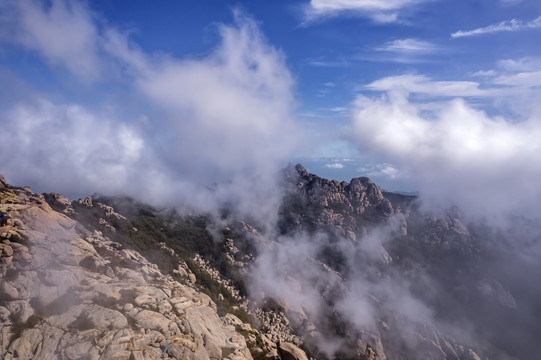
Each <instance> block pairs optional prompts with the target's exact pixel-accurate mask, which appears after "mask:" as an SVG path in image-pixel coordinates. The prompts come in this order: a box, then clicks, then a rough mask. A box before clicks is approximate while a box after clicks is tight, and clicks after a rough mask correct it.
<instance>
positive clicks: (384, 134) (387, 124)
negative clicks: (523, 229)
mask: <svg viewBox="0 0 541 360" xmlns="http://www.w3.org/2000/svg"><path fill="white" fill-rule="evenodd" d="M437 105H438V107H437V111H436V112H435V114H434V116H431V117H430V118H428V117H425V115H424V114H423V112H422V107H421V106H420V105H419V104H415V103H412V102H410V101H409V100H408V98H407V94H405V93H400V92H394V93H389V94H386V95H384V96H383V97H381V98H367V97H363V96H360V97H359V98H358V99H357V101H356V110H355V111H354V116H353V123H352V128H351V134H352V135H351V139H352V141H354V142H355V143H356V144H357V145H358V146H359V148H360V149H361V151H367V150H369V151H370V152H371V153H372V154H375V155H376V156H379V158H381V159H383V160H384V161H388V162H389V163H392V164H395V165H396V166H398V168H400V169H404V170H405V171H407V173H408V174H410V175H411V176H412V178H413V180H415V181H417V183H418V184H419V188H420V191H421V196H422V198H423V199H424V200H425V201H426V202H427V203H430V204H432V205H442V206H448V205H449V204H453V203H454V204H456V205H459V206H460V208H461V209H462V210H463V211H464V212H466V213H470V214H475V215H484V216H489V217H490V216H492V215H494V216H496V215H501V214H508V213H519V214H523V215H530V216H536V217H540V216H541V212H540V211H539V207H538V204H537V199H538V198H539V197H540V196H541V190H540V189H539V187H538V186H537V185H536V184H537V179H539V177H540V176H541V163H540V162H539V156H538V154H539V152H540V151H541V145H540V143H539V141H538V139H539V137H540V136H541V119H540V118H539V117H538V116H536V117H532V118H530V119H528V120H526V121H522V122H517V121H516V120H515V119H508V120H506V119H504V118H501V117H489V116H487V115H486V114H485V113H484V112H481V111H478V110H475V109H473V108H472V107H471V106H470V105H468V104H467V103H466V102H465V101H464V100H462V99H454V100H451V101H445V102H439V103H437Z"/></svg>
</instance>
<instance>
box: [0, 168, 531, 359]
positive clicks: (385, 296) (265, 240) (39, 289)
mask: <svg viewBox="0 0 541 360" xmlns="http://www.w3.org/2000/svg"><path fill="white" fill-rule="evenodd" d="M275 181H276V183H277V188H279V189H280V193H281V194H282V195H281V198H280V201H279V202H278V203H277V207H276V208H275V210H276V214H275V216H273V217H272V218H269V219H264V218H261V217H258V216H246V214H245V213H244V212H238V211H237V210H236V208H235V205H234V204H232V205H231V206H229V207H223V208H221V209H220V210H219V211H216V212H194V211H191V212H189V213H183V212H179V211H178V209H174V208H169V207H162V208H154V207H150V206H149V205H145V204H144V203H141V202H138V201H136V200H135V199H132V198H127V197H122V196H104V195H94V196H93V197H88V198H86V199H83V200H78V201H71V200H69V199H67V198H65V197H63V196H62V195H60V194H57V193H51V194H43V195H39V194H35V193H33V192H32V191H31V190H30V188H28V187H25V188H20V187H13V186H10V185H8V184H7V183H6V182H5V181H2V188H1V189H0V191H1V194H0V195H1V201H2V204H1V205H0V206H1V209H0V210H2V211H4V212H6V213H7V215H9V216H11V219H9V221H8V222H9V223H8V226H7V227H3V228H2V233H1V236H2V239H3V240H2V241H3V242H2V254H1V256H2V257H1V259H2V271H1V275H2V285H1V287H0V292H1V294H0V295H1V304H0V306H1V308H0V309H1V310H2V319H3V322H2V332H3V334H5V335H4V338H3V339H4V340H3V342H2V348H1V349H2V350H1V351H2V356H3V358H6V359H11V358H13V359H15V358H42V359H48V358H51V357H58V358H62V359H64V358H69V359H78V358H82V357H84V356H89V358H92V359H94V358H95V359H109V358H126V359H131V358H136V359H137V358H148V359H152V358H162V357H165V358H174V359H180V358H202V359H203V358H213V357H218V358H229V359H240V357H242V358H249V359H250V358H254V359H263V358H276V359H289V358H295V359H303V358H306V357H310V358H314V359H331V358H339V359H474V360H475V359H529V358H531V355H532V354H537V353H539V352H540V351H541V349H540V348H539V344H538V342H537V341H536V339H537V338H538V336H539V334H540V333H541V328H540V326H539V324H538V322H537V321H536V319H537V315H539V313H540V308H539V303H540V301H539V300H540V299H541V293H540V292H539V291H538V289H537V287H536V286H535V285H534V284H535V283H536V277H537V276H536V274H538V273H539V270H540V269H539V262H538V261H537V258H536V256H535V255H536V253H535V252H536V251H538V249H539V248H538V245H537V237H538V235H539V234H540V231H541V229H540V228H539V225H538V224H537V222H535V221H531V220H528V219H526V218H521V217H516V218H514V219H512V220H510V221H509V222H508V223H506V224H505V226H502V227H498V226H494V224H491V223H488V222H483V221H472V220H471V219H468V218H465V217H464V216H463V215H462V214H461V213H460V210H459V209H457V208H451V209H448V210H447V211H446V212H445V213H435V212H427V211H426V210H425V208H424V207H423V206H421V205H420V203H419V198H417V197H414V196H407V195H401V194H396V193H390V192H386V191H383V190H381V188H379V187H378V186H377V185H376V184H374V183H373V182H372V181H371V180H370V179H369V178H354V179H352V180H351V182H349V183H347V182H338V181H331V180H326V179H323V178H320V177H318V176H317V175H314V174H311V173H309V172H308V171H306V169H305V168H304V167H303V166H302V165H300V164H298V165H296V166H293V165H289V166H288V167H286V168H285V169H283V170H281V171H280V172H279V173H277V174H276V177H275ZM65 254H67V255H68V256H67V257H66V255H65ZM168 289H169V290H168ZM187 293H189V294H191V295H189V296H188V295H186V294H187ZM175 294H176V295H175ZM183 294H184V295H183ZM202 294H206V295H202ZM201 296H205V297H201ZM196 298H197V299H203V300H197V299H196ZM183 299H184V300H183ZM189 299H191V300H189ZM186 301H191V302H192V303H193V305H189V304H188V303H186ZM201 301H202V302H201ZM181 304H183V305H181ZM193 306H195V307H193ZM181 309H182V310H181ZM188 309H193V310H190V311H188ZM205 329H206V330H205ZM228 331H229V332H230V333H229V334H232V333H231V332H236V333H235V335H234V336H233V338H231V339H236V340H231V341H233V342H228V340H223V339H224V337H223V336H226V337H228V336H231V335H222V334H228ZM209 332H210V333H209ZM223 332H225V333H223ZM46 339H54V340H46ZM92 339H95V340H92ZM152 339H154V340H152ZM223 341H225V342H223ZM216 346H217V347H216ZM85 354H87V355H85ZM213 354H214V355H213Z"/></svg>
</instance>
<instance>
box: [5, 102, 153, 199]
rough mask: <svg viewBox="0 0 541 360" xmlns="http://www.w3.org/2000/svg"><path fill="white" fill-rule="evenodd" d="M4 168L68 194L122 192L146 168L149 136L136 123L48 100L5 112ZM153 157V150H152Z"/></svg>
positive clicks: (21, 180) (17, 178)
mask: <svg viewBox="0 0 541 360" xmlns="http://www.w3.org/2000/svg"><path fill="white" fill-rule="evenodd" d="M0 123H1V124H2V129H3V131H5V134H9V136H7V137H6V138H5V139H4V141H2V142H1V143H0V152H2V154H10V155H9V156H6V157H4V158H3V159H2V171H5V172H6V174H7V176H8V178H9V179H10V181H11V182H12V183H15V184H30V185H36V186H38V184H39V187H40V188H41V189H45V188H48V189H54V190H56V191H64V192H67V193H71V194H73V193H77V192H79V191H81V190H83V191H92V190H91V189H92V188H93V187H97V188H99V189H105V188H107V189H110V190H115V191H121V190H122V189H123V188H124V187H126V186H129V185H130V184H129V183H128V181H129V179H130V178H131V177H132V176H136V172H137V171H135V170H136V169H137V168H139V167H142V166H144V163H143V159H146V160H151V159H152V156H148V157H146V156H145V151H146V150H145V149H144V148H145V140H144V139H143V138H142V134H140V133H139V132H138V130H136V129H135V127H134V126H133V125H129V124H126V123H122V122H119V121H117V119H114V118H110V117H109V116H108V114H104V113H101V114H98V113H92V112H90V111H88V110H87V109H85V108H82V107H80V106H78V105H64V104H62V105H56V104H53V103H51V102H50V101H48V100H45V99H38V100H36V101H35V102H34V103H32V104H28V103H27V104H19V105H17V106H16V107H14V108H12V109H10V110H9V111H7V112H5V113H3V114H1V115H0ZM148 155H150V154H148Z"/></svg>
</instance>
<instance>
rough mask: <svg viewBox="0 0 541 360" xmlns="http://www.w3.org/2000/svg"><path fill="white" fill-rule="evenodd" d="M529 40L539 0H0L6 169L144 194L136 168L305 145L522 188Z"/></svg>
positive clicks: (333, 168) (530, 147) (341, 168)
mask: <svg viewBox="0 0 541 360" xmlns="http://www.w3.org/2000/svg"><path fill="white" fill-rule="evenodd" d="M540 39H541V3H540V2H539V1H534V0H500V1H497V0H492V1H488V0H480V1H473V0H468V1H466V0H458V1H453V2H449V1H442V0H392V1H385V2H383V1H376V0H334V1H332V0H312V1H307V0H303V1H263V0H253V1H223V0H220V1H218V0H208V1H172V0H171V1H155V2H148V1H134V0H130V1H105V0H102V1H88V2H87V1H69V0H52V1H38V0H23V1H13V0H0V80H1V81H2V83H3V84H4V85H3V89H2V93H1V95H0V111H1V117H0V124H2V125H3V126H2V128H3V130H2V132H7V133H11V137H10V138H11V140H9V141H4V142H3V143H2V145H0V151H1V152H2V154H6V153H11V154H12V156H11V157H10V158H9V159H7V160H3V162H4V163H3V164H0V165H2V170H1V171H3V172H4V173H6V176H7V177H8V179H9V178H12V179H14V180H15V181H16V182H24V183H30V184H31V185H34V186H37V187H40V188H42V189H47V190H49V189H50V188H51V187H62V186H64V187H68V188H70V187H71V188H73V191H75V188H76V187H75V184H77V186H79V187H82V188H83V189H85V190H86V189H88V190H89V191H90V189H95V190H100V189H105V190H110V191H115V190H119V189H122V190H126V191H128V192H130V191H131V192H137V191H138V189H139V187H138V185H135V184H133V182H132V180H133V177H134V174H137V173H139V172H140V171H148V172H149V173H150V174H152V176H154V177H155V178H157V180H156V181H158V182H159V183H160V184H163V185H165V184H167V186H171V187H178V188H188V189H191V188H192V187H197V184H195V183H204V184H207V183H213V182H215V181H218V182H219V181H221V180H224V181H230V180H231V179H234V178H237V177H238V178H241V177H243V176H246V175H250V176H256V177H258V176H266V174H267V171H269V172H270V171H274V170H275V169H276V168H280V167H283V166H285V164H287V162H288V161H301V162H303V163H304V164H305V165H306V166H307V167H308V169H309V170H311V171H313V172H315V173H317V174H319V175H321V176H324V177H330V178H334V179H338V180H349V179H350V178H351V177H354V176H369V177H371V178H373V179H374V180H375V181H376V182H377V183H378V184H380V185H382V186H383V187H384V188H388V189H391V190H403V191H421V192H423V191H424V192H425V193H426V194H427V195H428V196H431V197H434V198H442V199H443V198H446V197H447V196H448V195H445V194H443V195H442V191H440V190H438V189H436V188H435V186H434V185H433V184H435V183H437V184H440V185H441V184H443V185H444V186H441V187H442V188H443V189H444V190H445V191H444V192H443V193H446V194H448V193H450V192H452V191H456V190H457V189H460V187H464V186H466V184H467V185H468V186H474V187H475V188H476V189H477V190H478V191H477V193H481V194H482V195H484V196H485V195H486V196H488V197H489V194H490V192H491V191H494V190H497V189H499V188H498V186H500V187H501V186H505V183H506V182H509V181H511V180H512V179H513V180H514V179H516V178H519V179H521V181H523V184H522V185H521V187H522V188H524V189H528V190H531V189H534V188H535V186H534V185H533V184H534V181H535V179H537V178H538V176H539V175H540V174H541V166H539V160H537V159H538V156H537V154H538V150H539V145H538V140H537V139H538V138H537V137H536V136H537V135H539V133H541V120H540V119H539V115H538V114H539V110H540V105H539V101H538V99H539V98H540V95H541V90H540V86H541V46H540V44H541V42H540V41H539V40H540ZM4 136H5V135H4ZM149 164H152V165H149ZM254 169H255V170H254ZM502 169H507V171H506V172H504V171H503V170H502ZM52 174H56V175H57V176H52ZM510 174H512V176H511V175H510ZM36 178H38V179H39V180H36ZM494 179H498V180H497V181H495V180H494ZM487 184H491V185H490V186H487ZM139 186H142V185H139ZM58 190H60V189H58ZM464 197H465V199H464V201H465V203H468V201H467V199H468V198H469V197H471V196H470V195H469V194H468V195H465V196H464ZM509 201H513V199H511V198H510V199H509Z"/></svg>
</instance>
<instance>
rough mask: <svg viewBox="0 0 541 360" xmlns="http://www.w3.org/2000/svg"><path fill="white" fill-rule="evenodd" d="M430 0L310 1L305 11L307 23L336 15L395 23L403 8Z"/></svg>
mask: <svg viewBox="0 0 541 360" xmlns="http://www.w3.org/2000/svg"><path fill="white" fill-rule="evenodd" d="M427 1H430V0H388V1H380V0H311V1H310V4H309V5H308V6H307V7H306V9H305V16H306V19H307V21H311V20H315V19H318V18H324V17H332V16H337V15H345V14H353V15H360V16H366V17H369V18H371V19H372V20H374V21H375V22H380V23H390V22H396V21H397V20H398V15H399V12H400V11H401V10H403V9H404V8H407V7H410V6H413V5H416V4H419V3H423V2H427Z"/></svg>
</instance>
